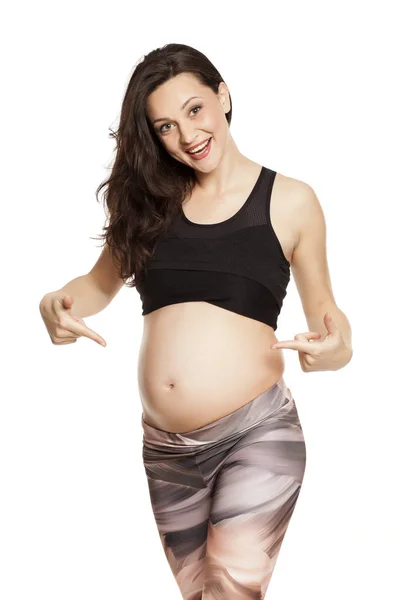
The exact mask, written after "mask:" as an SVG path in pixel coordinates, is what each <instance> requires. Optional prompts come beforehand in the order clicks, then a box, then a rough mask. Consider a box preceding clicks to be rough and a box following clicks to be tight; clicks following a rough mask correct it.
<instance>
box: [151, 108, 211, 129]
mask: <svg viewBox="0 0 400 600" xmlns="http://www.w3.org/2000/svg"><path fill="white" fill-rule="evenodd" d="M196 108H199V109H201V108H202V106H201V105H199V104H196V106H193V108H192V109H191V110H190V112H189V114H190V113H191V112H193V111H194V110H195V109H196ZM198 112H199V111H197V112H196V113H195V115H197V113H198ZM166 125H170V123H164V125H161V127H159V129H158V131H159V133H165V132H166V131H169V130H168V129H167V130H165V129H164V127H165V126H166Z"/></svg>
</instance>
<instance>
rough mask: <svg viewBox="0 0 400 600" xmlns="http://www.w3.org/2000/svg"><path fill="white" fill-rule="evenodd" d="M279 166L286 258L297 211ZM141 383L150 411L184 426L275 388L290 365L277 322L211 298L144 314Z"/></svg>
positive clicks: (175, 427) (168, 423) (153, 419)
mask: <svg viewBox="0 0 400 600" xmlns="http://www.w3.org/2000/svg"><path fill="white" fill-rule="evenodd" d="M284 181H285V178H284V177H283V176H280V175H279V174H277V179H276V183H275V185H274V189H273V192H272V197H271V218H272V224H273V226H274V229H275V232H276V233H277V236H278V239H280V242H281V245H282V248H283V251H284V253H285V256H286V257H287V260H290V257H291V254H292V251H293V247H294V240H295V233H294V231H293V228H291V227H290V222H288V216H287V215H292V216H293V214H294V213H293V211H291V210H290V207H289V208H288V206H287V202H286V203H285V202H283V201H282V199H285V197H288V196H287V195H286V194H285V193H284V190H282V186H283V185H284ZM143 319H144V323H143V337H142V342H141V347H140V351H139V360H138V386H139V394H140V398H141V401H142V406H143V419H144V421H145V422H146V423H148V424H149V425H151V426H153V427H156V428H158V429H162V430H164V431H170V432H176V433H184V432H188V431H191V430H193V429H197V428H199V427H202V426H203V425H206V424H208V423H211V422H212V421H215V420H217V419H219V418H221V417H223V416H225V415H227V414H229V413H231V412H233V411H235V410H237V409H238V408H240V407H242V406H244V405H245V404H247V403H248V402H250V401H251V400H253V399H254V398H256V397H257V396H259V395H260V394H262V393H263V392H264V391H266V390H268V389H270V388H272V387H273V386H274V385H275V383H276V382H277V381H279V379H280V378H281V377H282V376H283V373H284V368H285V365H284V357H283V351H282V350H274V349H271V345H272V344H273V343H274V342H277V341H278V340H277V337H276V335H275V331H274V329H273V327H271V326H269V325H267V324H265V323H262V322H261V321H257V320H255V319H251V318H248V317H245V316H242V315H240V314H237V313H235V312H233V311H229V310H226V309H223V308H221V307H218V306H215V305H213V304H210V303H208V302H182V303H178V304H172V305H169V306H164V307H162V308H159V309H158V310H155V311H153V312H151V313H149V314H147V315H145V316H144V317H143Z"/></svg>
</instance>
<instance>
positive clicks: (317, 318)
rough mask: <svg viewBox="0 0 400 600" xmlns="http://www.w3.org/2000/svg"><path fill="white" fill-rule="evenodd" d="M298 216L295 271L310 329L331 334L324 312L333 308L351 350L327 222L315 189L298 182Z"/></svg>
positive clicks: (347, 324) (323, 335)
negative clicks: (334, 280) (331, 263)
mask: <svg viewBox="0 0 400 600" xmlns="http://www.w3.org/2000/svg"><path fill="white" fill-rule="evenodd" d="M297 183H298V185H299V183H300V184H301V185H299V187H298V191H297V200H296V202H297V204H296V218H297V220H298V221H297V222H298V242H297V245H296V247H295V250H294V252H293V258H292V267H291V268H292V273H293V276H294V279H295V282H296V286H297V289H298V292H299V295H300V298H301V302H302V306H303V310H304V315H305V317H306V320H307V324H308V327H309V330H310V331H318V332H320V333H321V338H320V339H321V341H322V340H323V339H325V337H326V335H327V331H326V327H325V324H324V315H325V313H326V312H330V313H331V315H332V318H333V321H334V322H335V323H336V325H337V326H338V327H339V330H340V332H341V334H342V336H343V339H344V340H345V343H346V346H347V347H348V348H349V350H351V348H352V342H351V327H350V323H349V321H348V319H347V317H346V315H345V314H344V312H343V311H342V310H340V309H339V308H338V306H337V305H336V301H335V298H334V295H333V290H332V283H331V278H330V274H329V267H328V260H327V252H326V223H325V218H324V214H323V211H322V208H321V205H320V203H319V201H318V198H317V196H316V194H315V192H314V190H313V189H312V188H311V187H310V186H309V185H307V184H305V183H302V182H297Z"/></svg>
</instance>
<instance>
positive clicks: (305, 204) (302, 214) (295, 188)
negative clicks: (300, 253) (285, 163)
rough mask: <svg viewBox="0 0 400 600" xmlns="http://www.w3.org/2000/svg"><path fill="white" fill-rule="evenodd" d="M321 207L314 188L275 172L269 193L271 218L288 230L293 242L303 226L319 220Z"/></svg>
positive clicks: (294, 245)
mask: <svg viewBox="0 0 400 600" xmlns="http://www.w3.org/2000/svg"><path fill="white" fill-rule="evenodd" d="M321 217H322V209H321V206H320V203H319V201H318V198H317V196H316V193H315V191H314V189H313V188H312V187H311V185H309V184H308V183H306V182H305V181H302V180H300V179H296V178H294V177H289V176H287V175H284V174H283V173H277V174H276V177H275V182H274V186H273V189H272V194H271V219H272V220H275V222H276V223H277V227H279V226H281V227H284V228H285V229H286V230H287V231H288V235H290V237H291V241H292V244H293V248H292V251H293V250H294V249H295V247H296V246H297V245H298V243H299V240H300V236H301V232H302V231H304V228H305V226H307V225H308V227H310V226H311V227H312V225H313V224H315V225H316V224H317V222H319V221H320V220H321Z"/></svg>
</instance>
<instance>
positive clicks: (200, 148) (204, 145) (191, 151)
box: [188, 140, 209, 154]
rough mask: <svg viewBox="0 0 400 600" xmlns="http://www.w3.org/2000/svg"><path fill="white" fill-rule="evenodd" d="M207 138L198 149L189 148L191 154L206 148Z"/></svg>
mask: <svg viewBox="0 0 400 600" xmlns="http://www.w3.org/2000/svg"><path fill="white" fill-rule="evenodd" d="M208 141H209V140H207V141H206V142H204V144H202V145H201V146H199V147H198V148H196V150H188V152H189V154H196V152H200V151H201V150H203V148H205V147H206V146H207V144H208Z"/></svg>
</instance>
